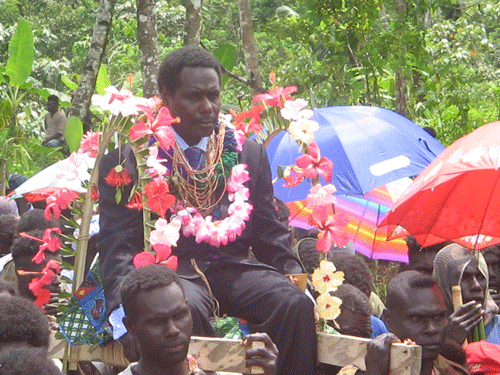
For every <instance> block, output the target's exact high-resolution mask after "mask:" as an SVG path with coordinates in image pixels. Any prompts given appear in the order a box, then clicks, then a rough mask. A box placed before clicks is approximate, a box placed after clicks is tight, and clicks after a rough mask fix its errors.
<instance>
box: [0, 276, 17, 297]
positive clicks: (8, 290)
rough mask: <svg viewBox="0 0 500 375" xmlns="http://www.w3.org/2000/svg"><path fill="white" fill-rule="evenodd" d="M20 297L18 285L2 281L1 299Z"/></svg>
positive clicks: (0, 283) (0, 281)
mask: <svg viewBox="0 0 500 375" xmlns="http://www.w3.org/2000/svg"><path fill="white" fill-rule="evenodd" d="M18 295H19V291H18V290H17V285H16V284H14V283H13V282H12V281H7V280H3V279H0V297H16V296H18Z"/></svg>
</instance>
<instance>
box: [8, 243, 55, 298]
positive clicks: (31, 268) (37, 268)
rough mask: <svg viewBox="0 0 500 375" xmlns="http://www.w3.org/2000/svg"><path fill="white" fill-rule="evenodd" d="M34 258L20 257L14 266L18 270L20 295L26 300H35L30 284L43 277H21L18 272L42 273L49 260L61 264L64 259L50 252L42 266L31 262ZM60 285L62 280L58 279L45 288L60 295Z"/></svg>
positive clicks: (46, 254)
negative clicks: (34, 279)
mask: <svg viewBox="0 0 500 375" xmlns="http://www.w3.org/2000/svg"><path fill="white" fill-rule="evenodd" d="M32 258H33V257H31V256H24V257H19V258H17V259H16V261H15V263H14V264H15V268H16V275H17V283H18V288H19V294H20V295H21V296H23V297H25V298H29V299H31V300H34V299H35V296H34V295H33V293H32V292H31V290H29V284H30V282H31V280H33V278H40V277H41V275H19V274H18V273H17V271H19V270H21V271H28V272H41V271H42V270H43V269H44V267H45V265H46V264H47V262H48V261H49V260H55V261H56V262H58V263H61V262H62V258H61V256H60V255H59V254H54V253H50V252H46V253H45V260H44V261H43V262H42V263H40V264H36V263H35V262H32V261H31V259H32ZM60 285H61V280H60V279H59V277H56V278H55V279H54V281H53V282H52V284H50V285H48V286H46V287H45V288H46V289H48V290H49V291H50V292H51V293H59V292H60V291H61V288H60Z"/></svg>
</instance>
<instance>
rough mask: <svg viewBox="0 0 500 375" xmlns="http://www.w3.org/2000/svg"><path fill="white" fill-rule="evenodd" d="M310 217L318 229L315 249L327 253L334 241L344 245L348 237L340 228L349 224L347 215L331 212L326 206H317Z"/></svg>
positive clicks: (338, 244) (336, 243) (337, 244)
mask: <svg viewBox="0 0 500 375" xmlns="http://www.w3.org/2000/svg"><path fill="white" fill-rule="evenodd" d="M312 219H313V222H314V224H315V226H316V227H317V228H318V229H319V231H320V232H319V233H318V242H316V249H317V250H318V251H319V252H320V253H325V254H326V253H328V252H329V251H330V249H331V247H332V243H335V245H336V246H338V247H342V246H345V244H346V243H347V241H348V240H349V238H348V237H347V234H346V233H345V232H343V231H341V230H340V228H343V227H345V226H346V225H348V224H349V218H348V217H347V216H345V215H343V214H332V211H331V210H330V209H328V208H327V206H318V207H317V209H314V210H313V212H312Z"/></svg>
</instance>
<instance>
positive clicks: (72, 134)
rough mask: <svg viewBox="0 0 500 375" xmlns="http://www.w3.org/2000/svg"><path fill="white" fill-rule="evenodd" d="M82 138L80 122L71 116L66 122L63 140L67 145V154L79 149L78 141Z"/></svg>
mask: <svg viewBox="0 0 500 375" xmlns="http://www.w3.org/2000/svg"><path fill="white" fill-rule="evenodd" d="M82 136H83V125H82V120H80V118H78V117H76V116H71V117H70V118H68V121H67V122H66V129H65V130H64V138H65V140H66V144H67V145H68V148H69V152H74V151H77V150H78V149H79V148H80V141H81V139H82Z"/></svg>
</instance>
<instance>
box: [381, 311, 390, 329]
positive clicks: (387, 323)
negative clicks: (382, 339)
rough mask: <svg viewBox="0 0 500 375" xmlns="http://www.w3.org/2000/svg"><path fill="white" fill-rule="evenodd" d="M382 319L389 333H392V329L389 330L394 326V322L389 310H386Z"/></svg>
mask: <svg viewBox="0 0 500 375" xmlns="http://www.w3.org/2000/svg"><path fill="white" fill-rule="evenodd" d="M380 319H382V321H383V322H384V324H385V326H386V327H387V329H388V330H389V332H392V331H391V329H390V328H389V326H392V320H393V316H392V314H391V312H390V311H389V310H387V309H384V311H383V312H382V315H381V316H380Z"/></svg>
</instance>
